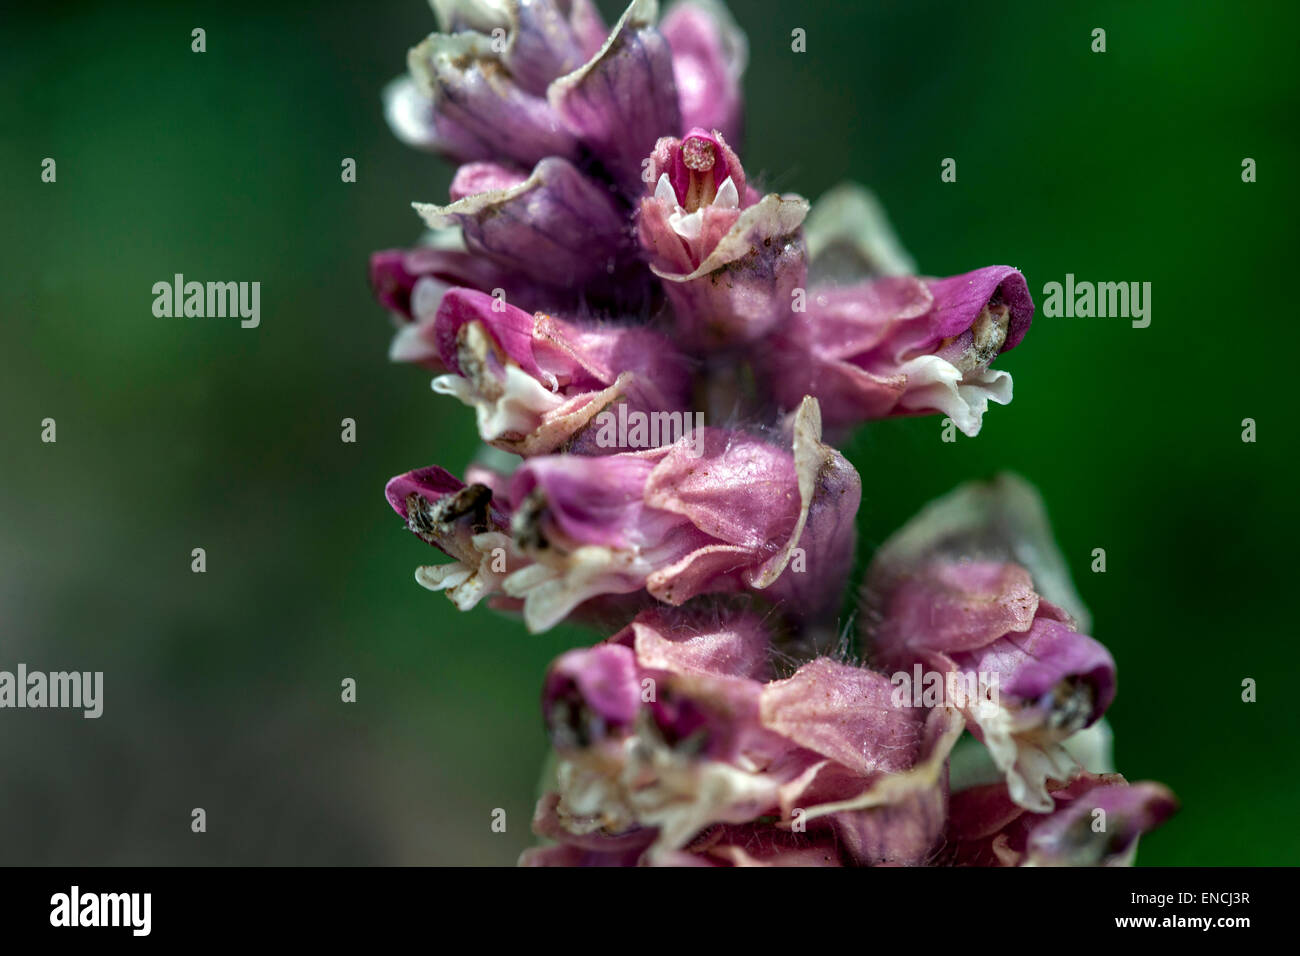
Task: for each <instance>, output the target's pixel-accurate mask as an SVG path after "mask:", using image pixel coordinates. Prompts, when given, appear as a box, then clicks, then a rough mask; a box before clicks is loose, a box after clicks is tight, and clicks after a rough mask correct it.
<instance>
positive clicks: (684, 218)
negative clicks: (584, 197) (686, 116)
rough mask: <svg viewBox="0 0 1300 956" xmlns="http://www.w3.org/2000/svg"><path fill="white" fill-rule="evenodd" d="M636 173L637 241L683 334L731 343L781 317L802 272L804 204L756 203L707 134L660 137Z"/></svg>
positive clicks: (727, 153)
mask: <svg viewBox="0 0 1300 956" xmlns="http://www.w3.org/2000/svg"><path fill="white" fill-rule="evenodd" d="M645 178H646V180H647V182H648V183H650V184H652V185H651V188H652V193H651V195H649V196H646V197H645V198H643V199H642V200H641V213H640V218H639V220H638V229H639V233H640V237H641V245H642V247H643V249H644V250H645V253H646V256H647V258H648V259H649V261H650V267H651V269H652V270H653V271H654V273H655V275H657V276H659V278H660V279H662V280H663V283H664V292H665V293H666V294H667V296H668V299H669V301H670V302H671V303H672V305H673V311H674V313H675V317H676V322H677V329H678V331H679V333H680V334H681V335H682V336H683V338H684V339H685V340H686V341H687V342H689V343H691V344H692V345H693V346H695V347H697V348H703V349H711V348H721V347H725V346H735V345H740V344H744V343H748V342H753V341H754V340H756V339H759V338H761V337H762V336H763V335H765V334H767V333H768V332H769V331H771V330H772V329H773V328H775V327H776V326H777V325H778V324H779V323H780V322H781V321H783V320H784V319H785V317H786V316H787V315H788V314H789V312H790V304H791V300H792V296H793V293H794V290H795V289H797V288H799V287H800V286H802V285H803V283H804V279H805V275H806V263H805V256H804V245H803V236H802V234H801V233H800V230H799V225H800V223H801V222H803V218H804V215H805V214H806V213H807V212H808V203H807V202H806V201H805V200H803V199H801V198H799V197H797V196H791V197H783V196H778V195H776V194H775V193H773V194H771V195H768V196H764V197H763V198H761V199H760V198H759V197H758V194H757V193H755V192H754V191H753V190H752V189H751V188H750V187H749V186H748V184H747V183H746V182H745V171H744V169H743V168H742V167H741V165H740V160H739V159H737V158H736V154H735V153H734V152H732V150H731V148H730V147H728V146H727V143H726V141H725V140H724V139H723V137H722V135H721V133H719V132H718V131H717V130H714V131H713V132H709V131H707V130H704V129H699V128H697V129H692V130H691V131H690V132H689V133H687V134H686V135H685V136H684V137H682V138H681V139H680V140H678V139H672V138H665V139H661V140H660V141H659V142H658V144H657V145H656V146H655V149H654V152H653V153H652V154H651V155H650V159H649V160H648V166H647V167H646V177H645Z"/></svg>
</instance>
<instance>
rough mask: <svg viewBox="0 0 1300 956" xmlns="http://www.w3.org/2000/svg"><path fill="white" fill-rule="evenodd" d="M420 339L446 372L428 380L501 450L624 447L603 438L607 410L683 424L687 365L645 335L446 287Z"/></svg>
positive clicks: (665, 344) (609, 449) (665, 343)
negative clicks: (467, 411)
mask: <svg viewBox="0 0 1300 956" xmlns="http://www.w3.org/2000/svg"><path fill="white" fill-rule="evenodd" d="M427 336H428V338H429V339H431V340H432V341H431V343H430V344H431V347H432V348H433V349H434V350H435V351H436V353H437V355H438V358H439V359H440V361H441V363H442V365H443V366H444V367H445V368H447V369H448V370H449V372H448V374H446V375H442V376H440V377H438V378H436V379H434V381H433V389H434V391H436V392H439V393H441V394H445V395H453V396H455V397H456V398H458V399H460V400H461V401H462V402H464V403H465V404H466V405H469V406H470V407H472V408H474V409H475V411H476V412H477V415H478V426H479V435H480V436H481V437H482V439H483V440H484V441H485V442H487V443H488V444H490V445H495V446H496V447H498V448H501V449H503V450H505V451H512V452H516V453H518V454H521V455H535V454H544V453H546V452H551V451H555V450H556V449H557V448H559V447H560V446H562V445H563V446H565V447H566V448H567V449H568V450H569V451H571V452H582V453H587V454H606V453H612V452H615V451H620V450H626V448H625V446H624V445H623V444H620V442H619V441H618V440H617V436H616V435H615V437H614V440H612V441H606V440H605V436H604V433H603V432H602V431H601V429H600V427H599V425H600V424H601V421H600V420H599V419H597V416H598V415H601V413H604V412H608V413H609V417H612V416H614V415H615V414H616V413H620V414H622V415H623V416H624V418H626V416H627V414H628V413H631V414H634V415H642V416H650V415H656V414H664V415H665V417H675V418H676V420H678V421H682V420H684V413H685V412H686V409H687V392H688V389H689V377H688V374H687V371H686V365H685V360H684V359H683V357H682V356H681V355H679V354H678V353H677V351H676V350H675V349H674V348H673V346H672V344H671V343H670V342H669V341H668V340H667V339H665V338H664V337H663V336H660V335H658V334H657V333H654V332H652V331H650V330H649V329H645V328H640V327H632V326H615V325H596V324H588V325H582V324H578V323H574V322H568V321H565V320H563V319H560V318H556V317H553V316H549V315H546V314H544V313H542V312H538V313H537V314H536V315H529V314H528V313H527V312H524V311H523V310H522V309H517V308H515V307H514V306H512V305H509V304H507V303H505V302H502V301H499V300H497V299H495V298H493V297H492V296H490V295H485V294H483V293H481V292H474V291H471V290H469V289H452V290H451V291H449V292H447V293H446V294H445V295H444V296H443V298H442V301H441V304H440V306H439V308H438V312H437V316H436V319H435V321H434V322H433V324H432V327H431V328H428V329H427ZM620 406H623V407H622V408H621V409H620Z"/></svg>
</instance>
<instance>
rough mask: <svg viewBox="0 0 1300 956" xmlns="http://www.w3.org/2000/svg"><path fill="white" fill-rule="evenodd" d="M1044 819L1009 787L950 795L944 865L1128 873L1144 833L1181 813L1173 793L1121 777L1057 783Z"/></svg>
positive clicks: (993, 786)
mask: <svg viewBox="0 0 1300 956" xmlns="http://www.w3.org/2000/svg"><path fill="white" fill-rule="evenodd" d="M1050 790H1051V802H1050V805H1049V807H1048V808H1047V810H1046V811H1045V815H1039V814H1034V813H1027V812H1026V811H1025V808H1024V807H1023V806H1021V805H1020V804H1018V803H1017V802H1016V801H1014V800H1013V799H1012V798H1011V795H1010V794H1009V793H1008V792H1007V788H1006V785H1005V784H990V785H986V786H981V787H972V788H970V789H967V790H961V791H958V792H956V793H954V794H953V795H952V799H951V810H950V813H951V819H950V820H949V822H948V829H947V833H946V834H945V840H944V850H943V854H942V857H941V859H940V861H939V862H941V863H943V864H946V865H950V866H1128V865H1129V864H1130V863H1132V860H1133V855H1134V853H1135V852H1136V850H1137V841H1138V837H1140V836H1141V835H1142V834H1144V833H1148V832H1150V831H1151V830H1154V829H1156V828H1157V827H1159V826H1160V825H1161V824H1163V823H1164V822H1165V821H1166V820H1168V819H1169V817H1170V816H1172V815H1173V813H1174V811H1176V810H1177V809H1178V802H1177V801H1176V800H1175V799H1174V795H1173V794H1172V793H1170V792H1169V790H1168V788H1167V787H1164V786H1162V785H1161V784H1158V783H1134V784H1130V783H1128V782H1127V781H1125V779H1124V778H1123V777H1122V776H1120V775H1119V774H1114V773H1112V774H1101V775H1097V774H1089V773H1085V774H1080V775H1079V776H1078V777H1076V778H1075V779H1073V780H1072V781H1070V782H1069V783H1068V784H1062V783H1059V782H1054V783H1053V784H1052V786H1051V788H1050Z"/></svg>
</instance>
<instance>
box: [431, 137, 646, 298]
mask: <svg viewBox="0 0 1300 956" xmlns="http://www.w3.org/2000/svg"><path fill="white" fill-rule="evenodd" d="M451 197H452V202H451V203H450V204H449V205H446V206H435V205H430V204H427V203H415V204H414V206H415V209H416V211H418V212H419V213H420V215H421V216H422V217H423V218H424V220H425V222H426V223H427V224H428V225H430V226H432V227H434V228H446V227H448V226H459V227H460V229H461V231H462V233H463V234H464V238H465V245H466V246H467V247H468V248H469V249H470V251H472V252H474V253H476V254H478V255H481V256H484V257H486V258H487V259H488V260H490V261H492V262H495V263H497V264H498V265H500V266H501V267H503V268H505V269H508V270H510V271H513V272H517V273H519V274H521V275H523V276H524V277H526V278H527V279H529V280H531V281H533V282H537V283H541V284H543V285H549V286H559V287H570V286H575V285H582V284H585V283H591V282H593V281H595V280H597V279H602V278H604V277H608V276H611V275H612V274H613V273H615V272H616V271H617V270H618V269H619V267H620V266H621V265H622V264H624V263H626V262H627V261H628V260H629V258H630V257H631V255H632V246H631V239H630V234H629V229H628V224H627V216H626V214H625V213H624V212H623V210H622V209H621V208H620V207H619V204H618V202H617V201H616V200H615V198H614V197H613V196H612V195H611V194H610V192H609V190H608V189H605V188H604V187H602V186H601V185H600V184H599V183H597V182H596V181H594V180H592V179H590V178H588V177H587V176H584V175H583V174H582V173H580V172H578V170H577V169H576V168H575V167H574V166H573V164H572V163H570V162H568V161H567V160H564V159H560V158H557V157H548V158H546V159H543V160H542V161H541V162H539V163H538V164H537V166H536V167H535V168H534V169H533V172H532V174H531V175H524V174H523V173H520V172H516V171H515V170H513V169H511V168H509V167H506V166H500V165H496V164H494V163H470V164H467V165H465V166H462V167H461V168H460V170H459V171H458V172H457V173H456V177H455V179H453V180H452V184H451Z"/></svg>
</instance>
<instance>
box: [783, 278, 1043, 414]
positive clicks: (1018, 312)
mask: <svg viewBox="0 0 1300 956" xmlns="http://www.w3.org/2000/svg"><path fill="white" fill-rule="evenodd" d="M808 297H809V298H808V303H807V309H806V311H802V312H796V313H795V314H794V315H793V316H792V317H791V320H790V321H789V322H788V323H787V324H786V325H785V326H784V327H783V328H781V329H780V330H779V331H777V332H776V333H775V334H774V335H773V337H772V338H771V340H770V342H769V347H768V349H767V358H766V363H765V370H766V373H767V377H768V381H769V382H770V383H771V387H772V392H773V395H774V396H775V398H776V399H777V401H778V402H779V403H780V404H782V405H784V406H786V407H793V406H794V405H795V404H797V403H798V401H799V400H801V399H802V397H803V396H804V395H805V394H808V395H815V396H817V398H818V399H820V400H821V402H822V405H823V414H824V415H825V418H826V422H827V427H828V428H831V429H834V430H842V429H844V428H847V427H849V426H852V425H857V424H859V423H861V422H864V421H871V420H875V419H880V418H888V417H891V416H895V415H920V414H934V413H942V414H944V415H946V416H948V417H949V418H950V419H952V421H953V423H954V424H956V426H957V427H958V428H960V429H961V430H962V431H963V432H964V433H965V434H967V435H976V434H978V433H979V430H980V425H981V422H982V420H983V416H984V412H985V410H986V409H987V408H988V404H989V402H996V403H998V404H1000V405H1005V404H1007V403H1008V402H1010V401H1011V376H1010V374H1009V373H1007V372H1005V371H1003V370H1001V369H994V368H991V367H990V366H991V364H992V362H993V361H994V359H996V358H997V356H998V355H1000V354H1001V353H1003V352H1006V351H1008V350H1009V349H1012V348H1014V347H1015V346H1016V345H1018V344H1019V342H1020V340H1021V339H1022V338H1023V337H1024V334H1025V332H1026V330H1027V329H1028V328H1029V322H1030V319H1031V318H1032V316H1033V312H1034V304H1033V300H1032V299H1031V298H1030V296H1029V290H1028V288H1027V287H1026V285H1025V280H1024V277H1023V276H1021V274H1020V273H1019V272H1017V271H1016V270H1015V269H1012V268H1011V267H1010V266H989V267H988V268H985V269H978V270H976V271H975V272H970V273H967V274H965V275H960V276H951V277H949V278H947V279H919V278H916V277H913V276H885V277H882V278H877V279H873V280H869V281H866V282H859V283H856V284H854V285H847V286H823V287H820V288H814V289H812V290H811V291H810V292H809V294H808Z"/></svg>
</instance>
